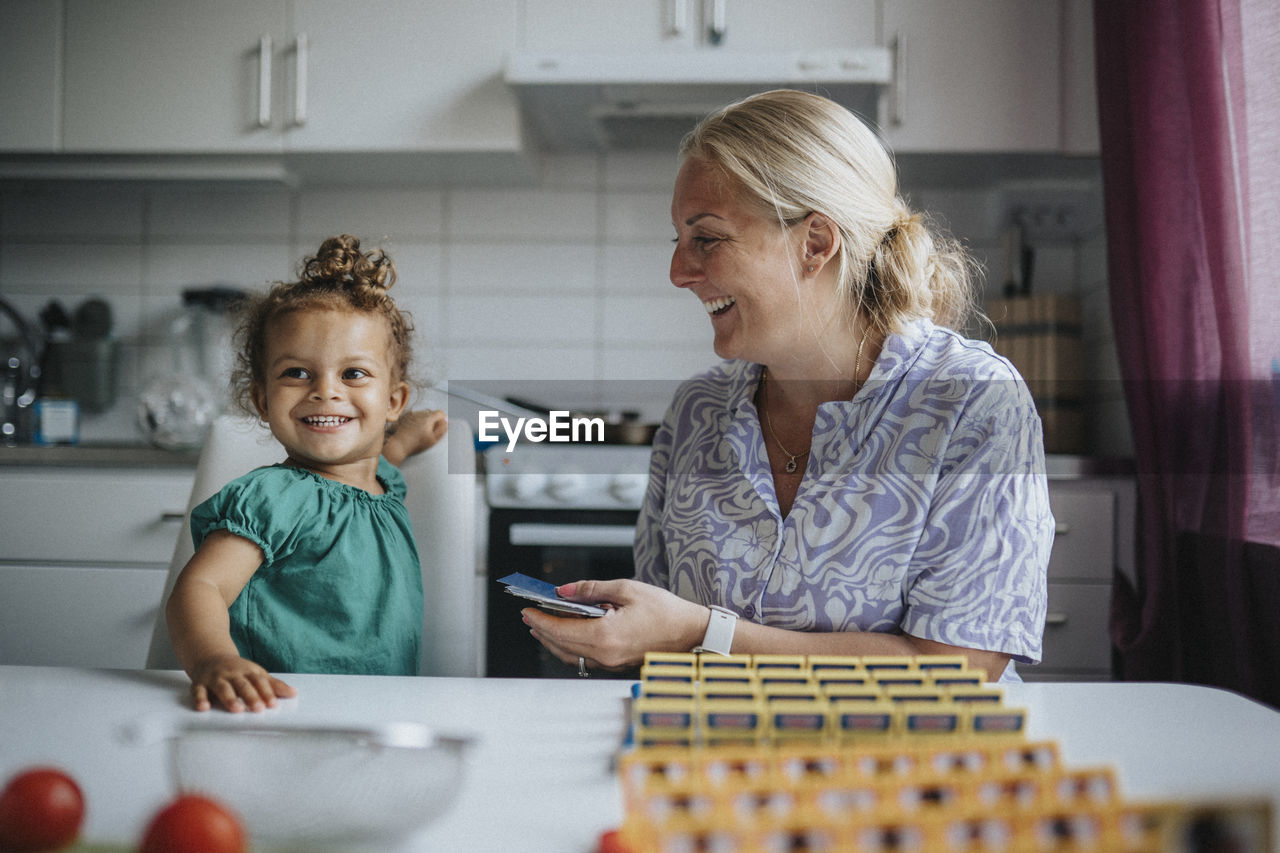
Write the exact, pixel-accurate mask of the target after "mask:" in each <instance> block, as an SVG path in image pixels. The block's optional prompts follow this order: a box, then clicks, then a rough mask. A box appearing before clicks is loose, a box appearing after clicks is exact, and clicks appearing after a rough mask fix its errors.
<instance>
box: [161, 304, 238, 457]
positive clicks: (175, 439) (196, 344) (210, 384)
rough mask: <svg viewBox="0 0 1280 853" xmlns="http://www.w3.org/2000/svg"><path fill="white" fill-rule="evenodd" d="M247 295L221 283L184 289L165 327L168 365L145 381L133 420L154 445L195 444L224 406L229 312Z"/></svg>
mask: <svg viewBox="0 0 1280 853" xmlns="http://www.w3.org/2000/svg"><path fill="white" fill-rule="evenodd" d="M245 296H246V294H245V292H244V291H243V290H239V289H237V288H233V287H228V286H225V285H213V286H210V287H197V288H188V289H187V290H184V291H183V292H182V305H183V308H182V311H181V313H179V314H178V315H177V317H175V319H174V320H173V322H172V323H171V324H170V326H169V341H168V344H169V353H170V356H171V359H172V363H171V365H170V368H169V370H166V371H162V372H161V373H159V374H158V375H155V376H153V377H152V378H151V379H149V380H148V382H147V384H146V385H145V387H144V388H143V392H142V395H141V398H140V402H139V406H138V424H139V426H141V427H142V430H143V431H144V432H145V433H146V434H147V436H148V437H149V438H150V439H151V441H152V443H153V444H155V445H156V446H158V447H163V448H167V449H171V450H178V449H184V448H192V447H198V446H199V445H200V443H201V442H202V441H203V440H204V436H205V433H206V432H208V429H209V425H210V424H212V423H213V419H214V418H215V417H217V415H218V413H219V412H220V411H222V409H223V408H225V406H226V403H227V402H228V401H227V393H226V389H227V388H228V379H229V377H230V371H231V362H232V351H231V337H232V325H233V323H232V318H231V311H232V310H233V309H234V307H235V306H236V304H237V303H238V302H239V301H240V300H242V299H243V298H244V297H245Z"/></svg>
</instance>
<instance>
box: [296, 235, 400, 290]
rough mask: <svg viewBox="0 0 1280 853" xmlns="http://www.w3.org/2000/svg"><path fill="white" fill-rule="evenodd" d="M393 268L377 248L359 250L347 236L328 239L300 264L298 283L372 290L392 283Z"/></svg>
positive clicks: (354, 239)
mask: <svg viewBox="0 0 1280 853" xmlns="http://www.w3.org/2000/svg"><path fill="white" fill-rule="evenodd" d="M395 280H396V268H395V265H394V264H392V263H391V259H390V258H389V257H387V255H386V253H384V252H383V251H382V250H381V249H374V250H372V251H370V252H362V251H360V238H358V237H353V236H352V235H350V234H339V235H338V236H336V237H330V238H328V239H327V240H325V241H324V242H323V243H321V244H320V249H319V250H318V251H317V252H316V254H315V255H314V256H313V257H310V258H307V259H306V260H305V261H304V262H303V266H302V275H301V281H302V282H303V283H306V284H308V285H311V286H315V287H330V288H332V287H348V288H353V289H363V288H375V289H377V290H386V289H387V288H389V287H391V285H393V284H394V283H395Z"/></svg>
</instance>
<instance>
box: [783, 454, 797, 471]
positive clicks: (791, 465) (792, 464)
mask: <svg viewBox="0 0 1280 853" xmlns="http://www.w3.org/2000/svg"><path fill="white" fill-rule="evenodd" d="M784 467H785V468H786V471H787V473H788V474H794V473H795V472H796V458H795V457H794V456H792V457H791V458H790V459H788V460H787V464H786V465H785V466H784Z"/></svg>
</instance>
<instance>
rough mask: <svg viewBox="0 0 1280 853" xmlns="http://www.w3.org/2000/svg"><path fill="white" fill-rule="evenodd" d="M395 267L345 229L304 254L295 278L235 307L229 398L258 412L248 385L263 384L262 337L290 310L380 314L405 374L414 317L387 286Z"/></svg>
mask: <svg viewBox="0 0 1280 853" xmlns="http://www.w3.org/2000/svg"><path fill="white" fill-rule="evenodd" d="M395 281H396V267H395V264H393V263H392V262H391V258H389V257H388V256H387V254H386V253H385V252H383V251H382V250H381V249H373V250H371V251H368V252H365V251H361V249H360V240H359V239H358V238H356V237H352V236H351V235H350V234H340V235H338V236H335V237H330V238H328V239H327V240H325V241H324V242H323V243H321V244H320V248H319V250H318V251H317V252H316V253H315V254H314V255H312V256H310V257H307V258H305V259H303V261H302V268H301V271H300V272H299V275H298V280H297V281H291V282H276V283H275V284H274V285H273V286H272V287H271V290H270V291H268V292H267V293H265V294H263V295H261V296H257V297H251V298H250V299H248V300H247V301H246V302H245V303H243V304H242V305H241V307H240V311H239V314H240V325H239V327H238V329H237V330H236V343H237V344H238V346H237V348H236V363H235V367H234V368H233V369H232V372H231V397H232V400H233V401H234V402H235V403H236V405H237V406H239V407H240V408H241V409H242V410H243V411H244V412H245V413H247V414H249V415H254V416H256V415H257V410H256V409H255V408H254V406H253V395H252V389H253V387H254V386H255V385H257V386H263V385H265V384H266V373H265V370H266V355H267V338H268V335H269V334H270V331H271V325H272V323H274V322H275V321H276V320H277V319H279V318H280V317H282V316H284V315H286V314H289V313H292V312H294V311H305V310H322V311H359V312H362V313H366V314H375V315H378V316H381V317H382V318H383V319H385V320H386V321H387V327H388V330H389V331H390V333H391V363H392V366H393V367H394V368H395V371H396V375H395V377H394V379H395V380H396V381H399V380H405V381H409V382H410V384H413V382H412V380H411V379H410V376H409V373H410V367H411V363H412V361H413V322H412V319H411V318H410V317H409V315H408V314H407V313H406V312H404V311H401V310H400V308H399V307H398V306H397V305H396V303H395V300H394V299H392V298H391V295H390V294H389V293H387V291H388V290H389V289H390V288H391V286H392V285H393V284H395Z"/></svg>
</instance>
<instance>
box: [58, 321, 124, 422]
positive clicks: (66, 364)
mask: <svg viewBox="0 0 1280 853" xmlns="http://www.w3.org/2000/svg"><path fill="white" fill-rule="evenodd" d="M40 319H41V321H42V322H43V323H44V325H45V328H46V329H47V330H48V334H49V341H48V346H47V349H46V350H45V358H44V366H43V370H44V387H45V393H54V394H56V395H61V396H65V397H70V398H72V399H74V400H75V401H76V402H77V403H78V404H79V406H80V408H81V409H83V410H84V411H86V412H89V413H97V412H103V411H106V410H107V409H109V408H110V407H111V406H112V405H113V404H114V403H115V401H116V377H117V376H118V374H119V361H120V343H119V341H117V340H116V338H115V337H114V336H113V335H112V327H113V325H114V321H113V319H112V312H111V306H110V305H109V304H108V303H107V302H106V301H104V300H102V299H86V300H85V301H84V302H82V303H80V305H79V306H78V307H77V308H76V309H75V311H74V313H72V314H71V315H70V316H68V315H67V313H66V310H65V309H64V308H63V307H62V305H61V304H59V303H58V302H56V301H53V302H50V303H49V304H48V305H47V306H45V308H44V310H43V311H41V312H40Z"/></svg>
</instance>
